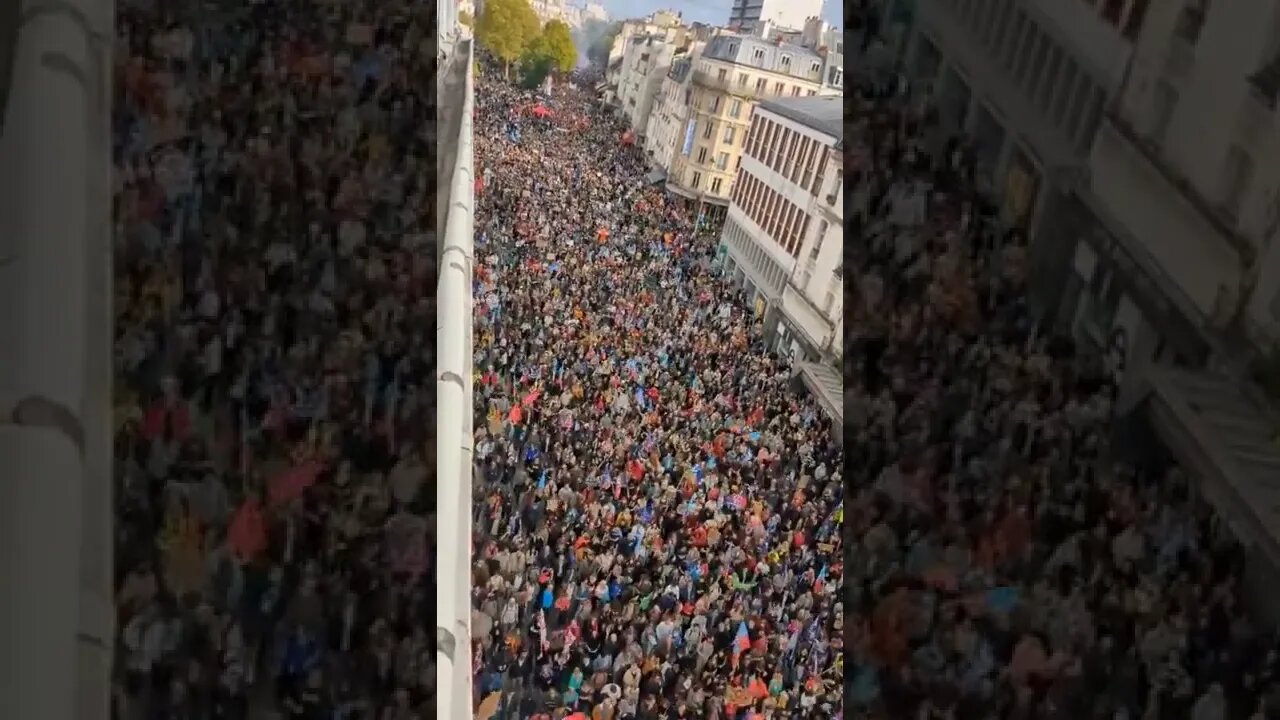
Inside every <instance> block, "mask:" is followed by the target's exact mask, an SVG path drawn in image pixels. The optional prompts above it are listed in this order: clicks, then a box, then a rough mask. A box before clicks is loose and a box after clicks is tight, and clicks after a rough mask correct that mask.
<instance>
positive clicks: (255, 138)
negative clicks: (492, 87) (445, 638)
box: [112, 0, 435, 720]
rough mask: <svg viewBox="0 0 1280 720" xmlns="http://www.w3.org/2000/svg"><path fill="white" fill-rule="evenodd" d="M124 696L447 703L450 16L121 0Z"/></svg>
mask: <svg viewBox="0 0 1280 720" xmlns="http://www.w3.org/2000/svg"><path fill="white" fill-rule="evenodd" d="M117 32H118V36H117V42H116V43H115V44H114V46H113V47H114V48H115V49H116V56H115V58H114V61H115V79H116V87H115V102H114V103H113V112H114V116H113V118H112V121H113V134H112V141H113V161H114V171H115V172H114V183H115V185H114V195H113V202H114V211H115V213H114V216H115V233H114V238H115V252H114V256H115V268H114V271H115V283H114V287H115V317H116V324H115V369H116V382H115V387H116V398H115V409H116V413H115V422H116V425H115V448H116V453H115V463H116V465H115V482H116V493H115V498H116V504H117V508H116V510H117V518H118V522H117V525H116V533H117V537H116V552H115V557H116V561H117V565H118V573H117V574H118V587H119V602H118V611H119V614H120V617H119V627H120V629H121V634H120V638H119V643H118V648H119V656H120V661H119V662H118V663H117V664H116V667H117V668H119V669H120V674H119V677H118V678H117V683H116V686H117V689H116V692H115V694H114V701H115V710H116V717H120V718H166V719H168V718H184V719H187V718H189V719H190V720H212V719H214V718H217V719H219V720H237V719H239V720H243V719H245V718H249V717H265V715H263V714H262V713H263V712H265V711H271V712H274V713H275V715H274V716H275V717H287V718H307V719H310V720H319V719H320V718H324V719H325V720H328V719H329V718H343V719H344V720H357V719H359V720H365V719H369V720H390V719H394V720H411V719H416V720H426V718H429V717H432V716H434V707H433V693H434V685H435V676H434V668H433V667H432V661H431V658H430V656H429V653H431V652H432V648H429V647H427V645H428V644H429V643H427V642H426V641H424V639H423V636H424V634H425V631H424V630H423V628H425V627H426V625H427V623H428V621H429V620H430V618H428V617H427V616H428V615H430V614H432V612H431V610H430V607H431V602H430V600H429V597H428V587H427V586H426V578H428V577H430V575H431V574H432V568H431V560H430V553H426V552H414V551H412V550H413V549H414V548H420V547H423V546H424V545H423V544H424V543H425V542H426V539H425V535H426V534H427V533H429V532H430V528H429V527H428V525H429V523H428V522H427V520H426V515H427V513H428V511H430V510H431V509H432V504H433V500H432V499H431V497H432V494H431V493H430V492H427V490H428V488H425V487H424V485H425V483H426V474H427V471H426V468H425V464H424V458H425V457H428V456H429V453H428V451H427V447H426V445H427V442H428V440H429V430H428V428H429V427H430V426H431V423H432V421H433V418H434V408H433V407H432V406H431V401H430V398H431V397H432V395H431V393H430V392H429V386H428V383H429V382H430V381H431V374H432V373H431V366H432V365H433V364H434V357H433V356H432V351H431V349H430V348H431V347H432V345H433V343H432V342H431V341H430V337H429V334H430V333H432V332H433V330H432V328H433V320H434V318H433V315H434V302H433V299H432V292H431V289H430V287H431V285H432V284H433V282H432V278H433V277H434V273H435V268H434V265H435V252H434V250H433V248H432V245H433V243H434V238H433V237H432V236H431V234H430V233H431V232H432V230H431V229H432V228H434V222H435V219H434V214H435V209H434V207H435V197H434V193H433V192H432V191H431V189H430V185H431V183H430V175H431V173H432V172H433V171H434V165H433V160H432V155H433V153H434V141H435V139H434V137H432V136H431V133H430V128H431V127H432V119H433V117H434V114H435V107H434V102H435V98H434V80H433V61H434V30H433V28H432V25H431V22H430V21H429V19H428V18H426V17H425V16H424V15H423V14H422V12H421V9H420V7H419V6H418V5H416V4H415V3H412V2H407V1H405V0H354V1H351V2H342V3H322V2H310V1H309V0H280V1H277V2H269V3H262V2H255V3H238V4H237V3H221V4H218V3H215V4H209V3H198V2H190V1H187V0H177V1H175V2H145V1H144V0H125V2H122V3H120V5H119V8H118V25H117Z"/></svg>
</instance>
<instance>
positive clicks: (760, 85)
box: [756, 78, 769, 95]
mask: <svg viewBox="0 0 1280 720" xmlns="http://www.w3.org/2000/svg"><path fill="white" fill-rule="evenodd" d="M768 87H769V81H768V80H765V79H764V78H756V93H757V94H759V95H763V94H764V91H765V89H766V88H768Z"/></svg>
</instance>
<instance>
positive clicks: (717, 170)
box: [667, 33, 841, 219]
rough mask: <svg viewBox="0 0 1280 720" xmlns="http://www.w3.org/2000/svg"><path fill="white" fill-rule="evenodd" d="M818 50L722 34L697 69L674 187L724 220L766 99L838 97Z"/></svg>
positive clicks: (672, 173)
mask: <svg viewBox="0 0 1280 720" xmlns="http://www.w3.org/2000/svg"><path fill="white" fill-rule="evenodd" d="M826 68H827V63H826V58H825V57H824V55H822V54H819V53H818V52H817V51H816V50H813V49H810V48H806V47H802V46H800V45H793V44H789V43H784V42H779V41H774V42H770V41H767V40H765V39H763V38H759V37H754V36H750V35H739V34H732V33H722V34H720V35H717V36H715V37H713V38H711V40H710V41H709V42H708V43H707V47H706V48H705V49H704V50H703V52H702V55H701V57H700V58H699V59H698V61H697V62H696V63H695V64H694V66H693V72H692V77H691V81H690V82H691V89H692V92H691V93H690V99H689V102H690V106H689V109H688V118H689V119H688V121H687V123H686V124H685V126H684V129H683V130H684V132H683V137H682V138H681V140H680V147H679V148H678V150H677V152H676V153H675V155H674V158H673V160H672V162H671V165H670V167H669V168H668V182H667V188H668V189H669V190H671V191H672V192H673V193H675V194H676V195H679V196H681V197H683V198H685V201H686V203H687V204H688V205H689V206H690V207H696V208H698V210H699V213H700V214H701V215H703V216H704V217H710V218H713V219H722V218H723V217H724V216H725V212H726V211H727V209H728V207H729V197H730V192H731V191H732V189H733V181H734V177H735V176H736V175H737V173H738V166H739V162H740V158H741V156H742V148H743V142H744V141H745V139H746V136H747V130H748V128H749V127H750V122H751V113H752V109H753V108H754V107H755V105H756V103H757V102H759V101H760V100H764V99H780V98H803V97H813V96H816V95H838V94H840V92H841V89H840V88H838V87H834V86H831V85H829V84H827V83H826V82H825V75H826Z"/></svg>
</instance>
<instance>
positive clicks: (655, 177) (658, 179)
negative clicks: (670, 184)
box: [644, 168, 667, 185]
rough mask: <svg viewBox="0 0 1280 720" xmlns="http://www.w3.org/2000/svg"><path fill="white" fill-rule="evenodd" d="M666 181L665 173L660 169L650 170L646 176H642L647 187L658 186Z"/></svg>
mask: <svg viewBox="0 0 1280 720" xmlns="http://www.w3.org/2000/svg"><path fill="white" fill-rule="evenodd" d="M666 179H667V173H666V172H665V171H664V170H663V169H662V168H656V169H654V170H650V171H649V174H648V175H645V176H644V181H645V182H646V183H648V184H649V185H659V184H661V183H662V182H663V181H664V180H666Z"/></svg>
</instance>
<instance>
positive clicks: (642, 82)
mask: <svg viewBox="0 0 1280 720" xmlns="http://www.w3.org/2000/svg"><path fill="white" fill-rule="evenodd" d="M687 38H688V33H687V31H686V29H685V28H684V27H680V26H677V27H675V28H669V29H668V30H666V31H665V32H663V33H661V34H653V35H636V36H633V37H632V38H631V41H630V43H629V44H628V46H627V50H626V52H625V53H624V54H623V56H622V66H621V68H620V70H619V72H618V90H617V96H618V104H619V106H620V107H621V110H622V113H623V114H624V115H625V116H626V118H627V122H628V124H629V125H630V126H631V127H632V128H633V129H635V130H636V132H637V134H643V133H645V132H646V131H647V130H648V125H649V116H650V113H651V112H652V110H653V107H654V103H655V99H657V98H658V96H659V93H660V90H661V88H662V84H663V81H664V80H665V79H666V77H667V71H668V70H670V69H671V63H672V61H673V60H674V59H675V58H677V57H679V56H682V55H684V54H686V53H687V52H688V50H689V45H688V44H687V43H688V40H687Z"/></svg>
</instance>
